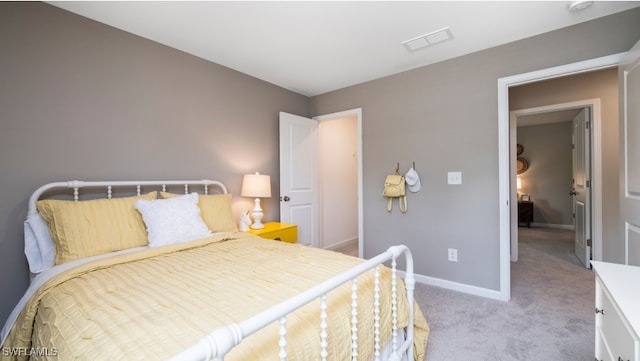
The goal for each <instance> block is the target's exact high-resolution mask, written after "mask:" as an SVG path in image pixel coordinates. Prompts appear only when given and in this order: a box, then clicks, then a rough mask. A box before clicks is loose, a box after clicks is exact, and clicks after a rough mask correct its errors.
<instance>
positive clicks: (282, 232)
mask: <svg viewBox="0 0 640 361" xmlns="http://www.w3.org/2000/svg"><path fill="white" fill-rule="evenodd" d="M249 232H250V233H252V234H255V235H256V236H260V237H262V238H266V239H273V240H277V241H282V242H287V243H296V242H297V241H298V226H296V225H295V224H287V223H280V222H268V223H265V224H264V228H262V229H250V230H249Z"/></svg>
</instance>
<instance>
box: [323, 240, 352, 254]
mask: <svg viewBox="0 0 640 361" xmlns="http://www.w3.org/2000/svg"><path fill="white" fill-rule="evenodd" d="M357 243H358V237H353V238H351V239H346V240H344V241H340V242H337V243H334V244H332V245H330V246H326V247H323V248H324V249H328V250H332V251H333V250H336V249H338V248H342V247H345V246H349V245H351V244H357Z"/></svg>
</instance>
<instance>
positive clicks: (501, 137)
mask: <svg viewBox="0 0 640 361" xmlns="http://www.w3.org/2000/svg"><path fill="white" fill-rule="evenodd" d="M623 55H624V54H614V55H610V56H605V57H602V58H596V59H590V60H586V61H582V62H577V63H572V64H566V65H562V66H557V67H553V68H547V69H542V70H538V71H533V72H530V73H523V74H517V75H513V76H509V77H505V78H500V79H498V157H499V161H498V169H499V171H498V179H499V199H500V209H499V214H500V299H503V300H509V299H510V298H511V224H512V210H513V209H514V208H515V207H516V204H517V203H516V202H514V201H515V193H516V191H515V189H516V179H515V176H513V177H512V174H511V170H512V169H514V167H515V164H512V161H511V159H512V154H515V151H516V148H515V142H513V145H512V141H511V134H512V128H511V124H510V117H509V111H510V110H511V109H523V108H527V106H514V104H512V103H511V101H510V88H512V87H516V86H520V85H525V84H531V83H536V82H541V81H543V80H551V79H556V78H563V77H567V76H574V75H578V74H582V73H586V72H594V71H597V70H603V69H610V68H615V67H616V66H617V65H618V64H619V62H620V60H621V59H622V57H623ZM611 89H612V91H613V92H615V98H616V99H615V100H613V101H612V102H606V103H604V102H603V104H606V109H607V114H609V112H615V114H610V115H609V116H606V117H604V119H609V120H612V121H615V122H616V123H612V124H608V125H607V127H606V129H607V137H606V140H607V142H608V144H607V149H613V148H617V144H615V145H614V144H613V142H618V141H619V140H618V137H617V118H618V117H617V79H616V81H615V85H614V86H612V87H611ZM583 98H591V97H583ZM547 104H549V103H547ZM603 108H604V106H603ZM609 125H610V126H611V127H609ZM609 128H610V129H613V132H611V134H609ZM614 133H615V134H614ZM600 134H602V132H601V133H600ZM603 139H605V138H604V137H603ZM595 141H596V144H594V145H597V142H599V141H602V139H596V140H595ZM594 156H595V157H594V164H595V167H596V168H597V167H598V164H600V168H599V169H594V173H593V174H594V175H593V176H594V185H595V181H597V180H598V177H600V178H602V175H603V174H608V173H609V172H608V171H606V172H605V171H604V170H603V167H602V164H603V162H602V159H598V158H597V157H598V155H597V154H594ZM611 158H612V159H611V160H612V161H611V162H607V163H604V164H605V165H606V167H609V166H611V167H618V166H619V165H618V159H619V156H618V154H617V153H616V154H612V157H611ZM514 163H515V162H514ZM611 174H616V175H617V174H618V170H617V169H614V170H612V172H611ZM598 184H600V185H602V184H603V182H601V181H598ZM603 193H606V194H607V195H613V194H614V193H615V194H616V195H617V194H618V183H617V182H615V184H614V182H610V181H609V180H608V182H607V185H606V187H604V192H602V191H601V192H598V191H597V190H595V189H594V197H593V198H594V199H593V201H594V203H597V204H596V205H595V209H600V210H603V212H606V213H607V217H606V219H605V220H604V221H605V222H607V225H608V228H607V230H608V232H609V236H613V237H615V236H616V235H615V234H613V235H612V234H611V233H615V232H617V228H616V227H615V225H614V224H613V223H614V222H615V220H616V219H617V218H616V217H617V216H618V214H619V209H618V205H617V204H609V203H607V204H603ZM607 198H608V199H611V200H612V202H614V198H615V199H617V198H618V197H617V196H615V197H613V196H612V197H607ZM598 204H600V206H598ZM610 213H611V214H610ZM602 224H603V214H602V212H601V213H596V214H594V225H597V226H602ZM593 235H594V242H595V239H596V237H599V238H598V239H600V240H602V229H600V230H599V232H598V229H597V228H594V232H593ZM594 245H595V247H594V249H593V254H594V255H593V258H594V259H596V260H598V259H602V248H601V247H602V245H601V244H600V248H599V247H598V245H597V244H594Z"/></svg>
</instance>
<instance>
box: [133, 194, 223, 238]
mask: <svg viewBox="0 0 640 361" xmlns="http://www.w3.org/2000/svg"><path fill="white" fill-rule="evenodd" d="M135 207H136V208H137V209H138V211H140V213H141V214H142V219H143V220H144V223H145V224H146V225H147V232H148V233H149V247H158V246H165V245H168V244H172V243H178V242H187V241H191V240H194V239H198V238H204V237H208V236H210V235H211V231H209V228H207V225H206V224H205V223H204V221H203V220H202V217H200V208H198V193H191V194H187V195H184V196H180V197H175V198H170V199H158V200H154V201H146V200H138V201H137V202H136V204H135Z"/></svg>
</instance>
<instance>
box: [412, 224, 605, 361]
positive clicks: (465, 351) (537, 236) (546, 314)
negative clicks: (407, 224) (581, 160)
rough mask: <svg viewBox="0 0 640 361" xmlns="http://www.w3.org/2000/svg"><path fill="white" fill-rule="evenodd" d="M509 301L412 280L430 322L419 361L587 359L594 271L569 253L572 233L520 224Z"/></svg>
mask: <svg viewBox="0 0 640 361" xmlns="http://www.w3.org/2000/svg"><path fill="white" fill-rule="evenodd" d="M519 234H520V244H519V248H520V252H519V253H520V255H519V258H520V259H519V261H518V262H517V263H512V267H511V296H512V299H511V301H509V302H502V301H495V300H490V299H486V298H483V297H477V296H472V295H468V294H464V293H459V292H455V291H450V290H446V289H441V288H437V287H433V286H427V285H423V284H418V285H417V286H416V300H417V302H418V303H419V304H420V306H421V309H422V310H423V312H424V313H425V316H426V317H427V321H428V322H429V325H430V327H431V334H430V336H429V344H428V346H427V354H426V358H425V359H426V360H427V361H446V360H459V361H511V360H518V361H529V360H531V361H533V360H535V361H539V360H546V361H591V360H593V359H594V356H593V355H594V337H595V336H594V334H595V333H594V332H595V331H594V322H595V321H594V317H595V316H594V297H595V296H594V282H595V281H594V275H593V273H592V272H591V271H589V270H587V269H585V268H584V267H583V266H581V265H580V264H579V262H578V260H577V258H576V257H575V255H574V254H573V232H572V231H567V230H557V229H543V228H532V229H525V228H521V229H520V233H519Z"/></svg>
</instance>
